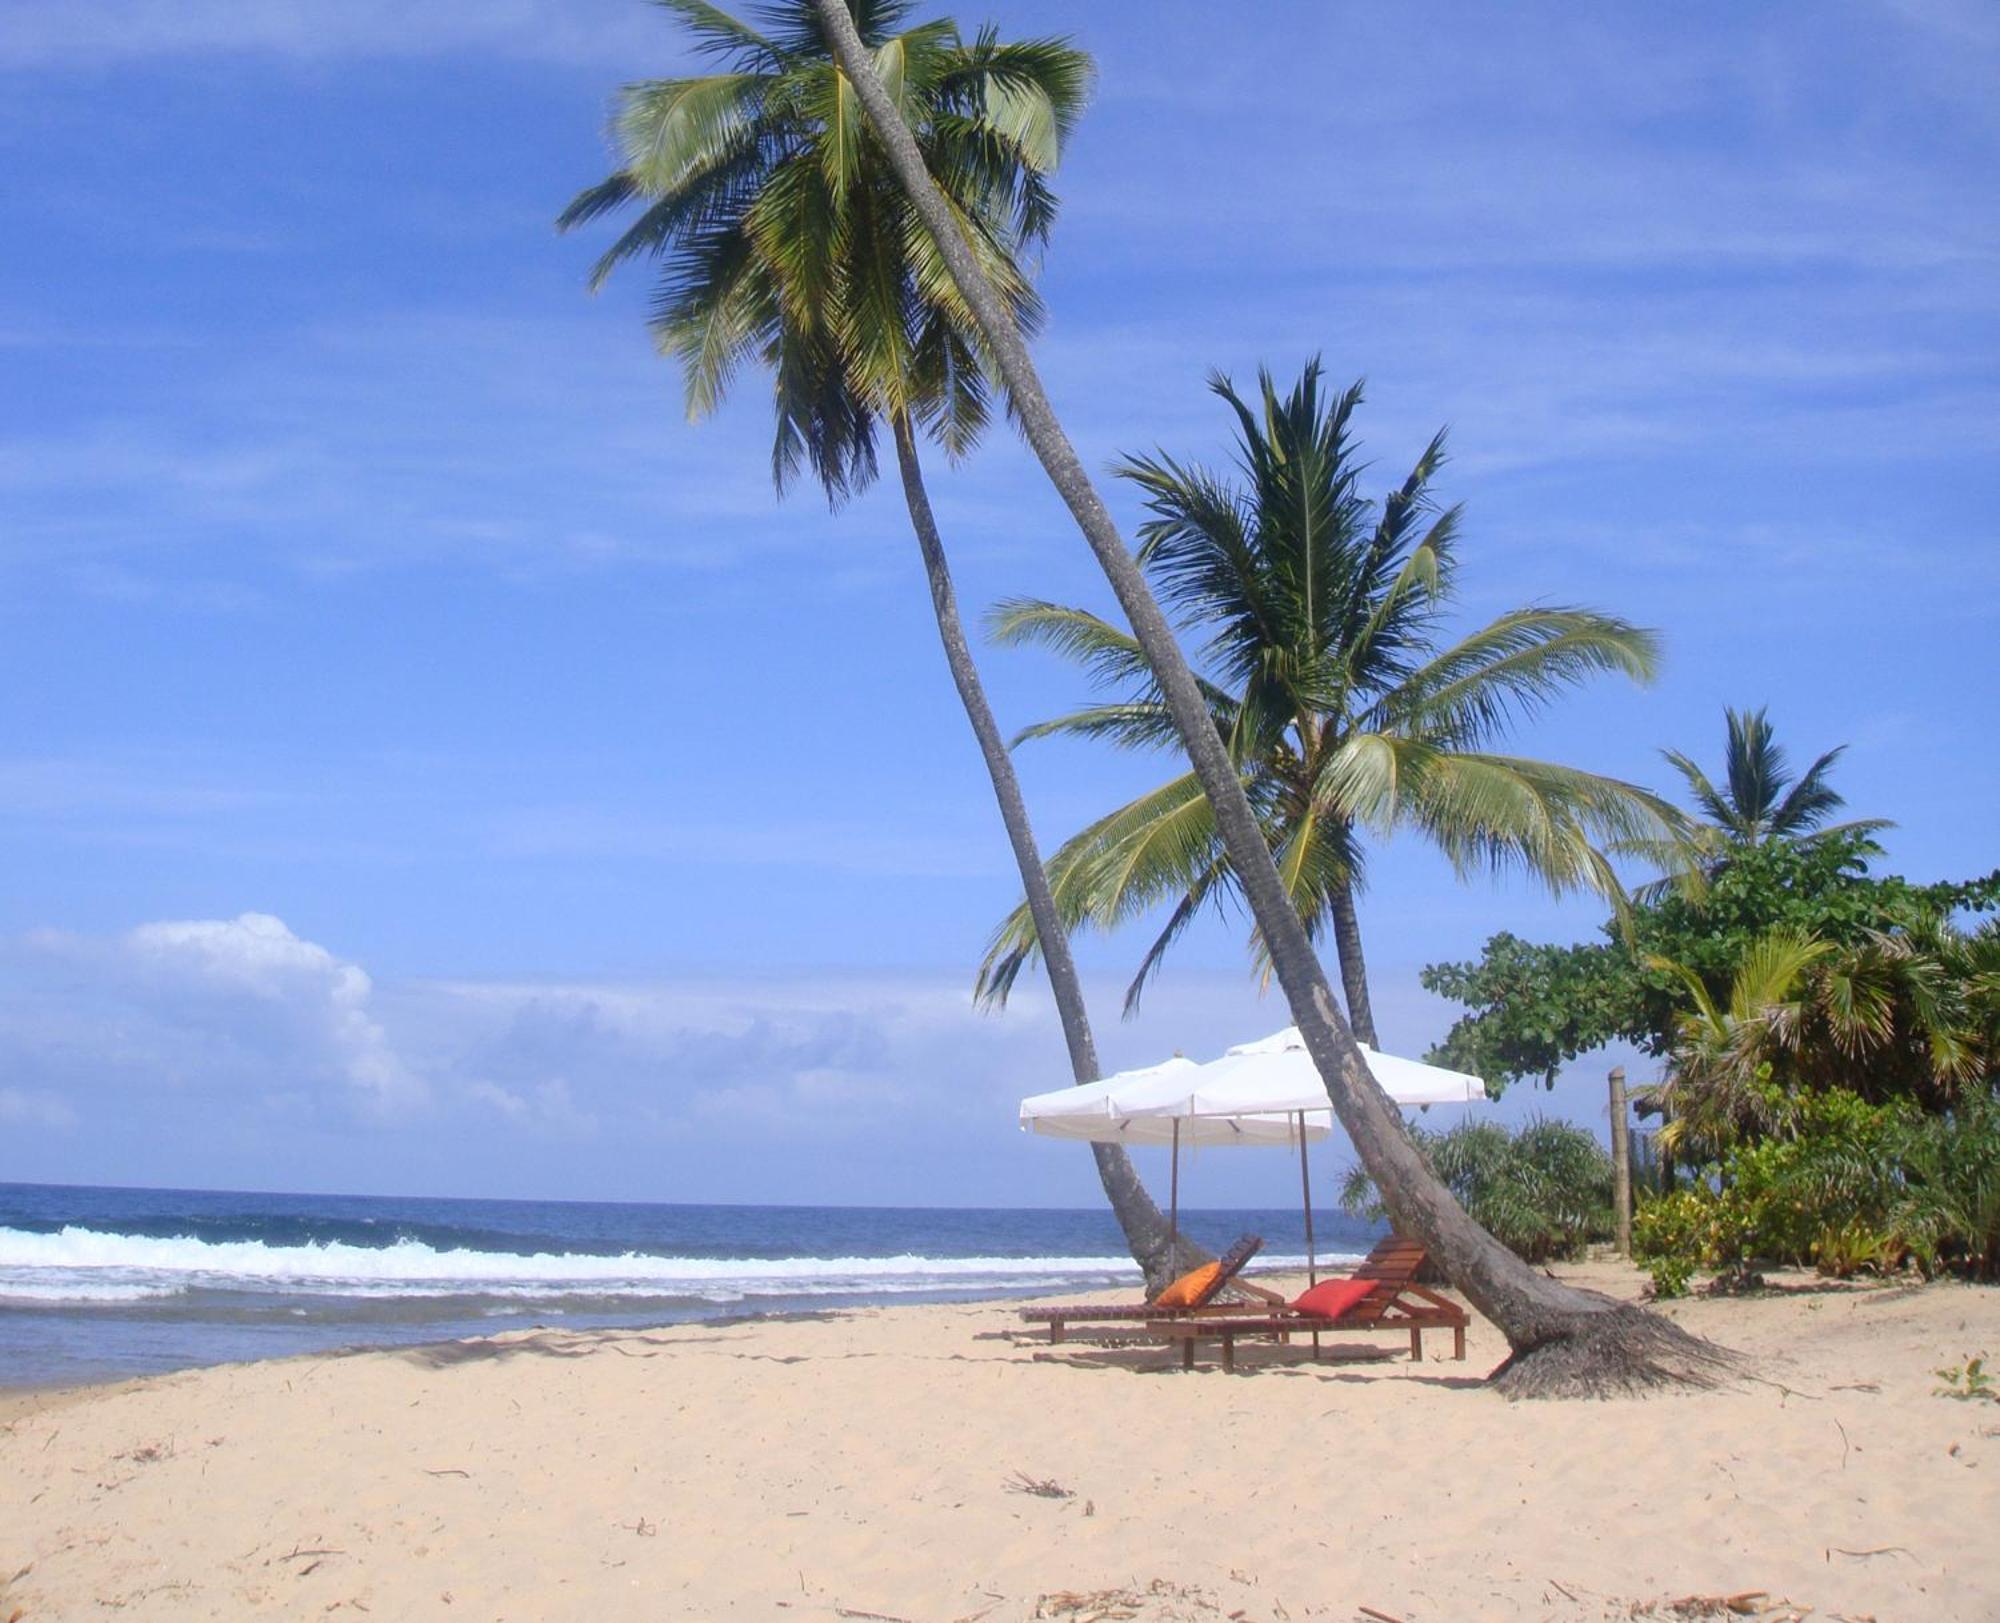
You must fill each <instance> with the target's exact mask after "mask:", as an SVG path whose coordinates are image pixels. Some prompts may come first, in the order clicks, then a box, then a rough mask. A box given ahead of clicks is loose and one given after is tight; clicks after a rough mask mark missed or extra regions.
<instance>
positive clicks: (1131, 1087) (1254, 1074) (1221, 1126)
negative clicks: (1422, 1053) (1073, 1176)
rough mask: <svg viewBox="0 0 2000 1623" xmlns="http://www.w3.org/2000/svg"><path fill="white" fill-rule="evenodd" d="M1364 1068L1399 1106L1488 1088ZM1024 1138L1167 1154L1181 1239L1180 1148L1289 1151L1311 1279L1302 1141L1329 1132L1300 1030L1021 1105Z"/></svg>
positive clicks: (1404, 1066) (1398, 1066) (1377, 1066)
mask: <svg viewBox="0 0 2000 1623" xmlns="http://www.w3.org/2000/svg"><path fill="white" fill-rule="evenodd" d="M1361 1055H1362V1058H1363V1059H1365V1060H1366V1061H1367V1062H1368V1069H1369V1071H1370V1072H1371V1073H1372V1074H1373V1075H1374V1078H1375V1080H1376V1081H1377V1082H1378V1083H1380V1084H1381V1086H1382V1089H1383V1091H1384V1092H1385V1093H1387V1094H1388V1095H1389V1097H1390V1098H1391V1099H1393V1100H1394V1101H1395V1102H1396V1103H1397V1104H1399V1105H1437V1104H1470V1103H1472V1102H1474V1101H1477V1100H1483V1099H1485V1097H1486V1084H1485V1083H1484V1082H1482V1081H1480V1079H1479V1078H1478V1077H1476V1076H1470V1075H1468V1074H1466V1073H1465V1072H1463V1071H1448V1070H1445V1069H1444V1068H1443V1067H1442V1066H1437V1065H1425V1064H1423V1063H1422V1062H1421V1061H1418V1060H1413V1059H1403V1058H1401V1057H1400V1056H1398V1055H1395V1054H1379V1053H1377V1052H1376V1051H1375V1050H1374V1049H1372V1048H1369V1047H1367V1046H1365V1045H1363V1046H1362V1049H1361ZM1021 1127H1022V1130H1023V1131H1024V1132H1034V1133H1042V1134H1045V1135H1047V1136H1049V1137H1052V1138H1075V1139H1085V1140H1089V1141H1091V1142H1093V1143H1111V1144H1164V1145H1167V1146H1169V1147H1170V1148H1171V1149H1172V1151H1173V1169H1172V1196H1171V1206H1170V1210H1171V1212H1172V1223H1173V1230H1174V1233H1175V1234H1176V1235H1178V1234H1179V1232H1180V1188H1181V1164H1180V1149H1181V1145H1183V1144H1296V1145H1298V1147H1299V1182H1300V1186H1301V1189H1302V1192H1303V1196H1304V1200H1305V1223H1306V1272H1307V1275H1308V1277H1309V1278H1313V1279H1317V1278H1318V1273H1319V1270H1318V1267H1317V1264H1316V1260H1315V1256H1314V1245H1313V1228H1312V1179H1311V1174H1310V1172H1309V1171H1308V1169H1307V1163H1306V1141H1307V1140H1308V1139H1315V1138H1325V1137H1327V1136H1328V1135H1329V1134H1330V1133H1331V1132H1332V1130H1333V1107H1332V1105H1331V1104H1330V1103H1328V1101H1327V1097H1326V1084H1325V1083H1324V1082H1323V1081H1321V1079H1320V1074H1319V1069H1318V1067H1317V1066H1315V1065H1314V1064H1313V1061H1312V1056H1311V1055H1310V1054H1308V1053H1307V1052H1306V1047H1305V1041H1304V1039H1303V1038H1302V1037H1300V1035H1299V1030H1298V1027H1296V1026H1287V1027H1286V1028H1285V1029H1284V1030H1283V1031H1277V1032H1273V1033H1272V1034H1271V1035H1270V1036H1268V1037H1262V1038H1259V1039H1258V1040H1257V1041H1255V1042H1249V1043H1239V1044H1237V1045H1236V1047H1234V1048H1232V1049H1230V1050H1229V1051H1228V1052H1227V1053H1226V1054H1224V1055H1223V1056H1222V1058H1220V1059H1218V1060H1212V1061H1210V1062H1209V1063H1208V1064H1206V1065H1197V1064H1195V1062H1194V1061H1193V1060H1190V1059H1186V1058H1183V1057H1182V1056H1181V1055H1179V1054H1176V1055H1175V1056H1174V1057H1173V1058H1172V1059H1170V1060H1165V1061H1163V1062H1162V1063H1160V1064H1158V1065H1148V1066H1144V1067H1142V1068H1141V1069H1139V1070H1135V1071H1121V1072H1119V1073H1118V1074H1117V1075H1116V1076H1110V1077H1106V1078H1104V1079H1103V1080H1102V1081H1099V1082H1090V1083H1086V1084H1085V1085H1083V1086H1082V1087H1070V1088H1057V1089H1055V1090H1054V1091H1053V1092H1049V1093H1037V1094H1034V1095H1032V1096H1031V1097H1029V1098H1026V1099H1023V1100H1022V1101H1021Z"/></svg>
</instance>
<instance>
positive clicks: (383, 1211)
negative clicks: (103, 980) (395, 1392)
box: [0, 1184, 1372, 1387]
mask: <svg viewBox="0 0 2000 1623" xmlns="http://www.w3.org/2000/svg"><path fill="white" fill-rule="evenodd" d="M1182 1217H1183V1219H1184V1221H1185V1223H1186V1226H1187V1229H1188V1232H1189V1234H1190V1235H1191V1236H1192V1237H1194V1238H1195V1239H1198V1240H1200V1241H1202V1242H1203V1243H1204V1244H1206V1245H1208V1246H1210V1247H1211V1248H1214V1249H1220V1248H1221V1247H1222V1246H1224V1245H1227V1244H1228V1243H1229V1242H1230V1241H1231V1240H1233V1239H1234V1238H1235V1237H1236V1236H1237V1235H1238V1234H1240V1233H1242V1232H1244V1231H1245V1230H1250V1231H1253V1232H1255V1233H1258V1234H1261V1235H1263V1236H1264V1240H1265V1246H1264V1255H1263V1257H1262V1258H1261V1259H1260V1260H1261V1261H1263V1262H1266V1263H1269V1264H1275V1265H1278V1266H1283V1265H1286V1264H1288V1263H1299V1262H1302V1261H1303V1241H1304V1231H1303V1223H1302V1219H1301V1217H1300V1214H1299V1213H1298V1212H1296V1211H1284V1210H1278V1211H1268V1212H1184V1213H1183V1214H1182ZM1317 1223H1318V1233H1319V1240H1320V1255H1321V1257H1322V1259H1331V1258H1332V1257H1335V1256H1338V1255H1341V1254H1353V1253H1357V1252H1359V1251H1361V1250H1365V1249H1366V1247H1367V1244H1368V1243H1369V1240H1370V1239H1371V1237H1372V1230H1371V1229H1370V1228H1369V1226H1368V1225H1365V1224H1357V1223H1355V1222H1354V1221H1353V1220H1352V1219H1348V1218H1344V1217H1341V1216H1338V1215H1336V1214H1324V1215H1321V1216H1320V1217H1318V1219H1317ZM1137 1282H1138V1271H1137V1270H1136V1269H1135V1268H1134V1267H1133V1266H1132V1263H1131V1261H1130V1260H1129V1258H1128V1257H1127V1256H1126V1255H1125V1252H1124V1247H1123V1244H1122V1241H1121V1238H1120V1235H1119V1233H1118V1228H1117V1225H1116V1224H1115V1223H1114V1222H1113V1221H1112V1218H1111V1215H1110V1213H1109V1212H1107V1211H1105V1210H1104V1209H1103V1208H1101V1207H1098V1208H1092V1209H1088V1210H1079V1211H1047V1210H1004V1209H996V1210H960V1209H948V1210H947V1209H911V1208H898V1207H872V1208H871V1207H852V1206H827V1207H809V1206H674V1205H613V1204H609V1203H590V1202H570V1201H498V1200H431V1199H383V1198H376V1197H364V1196H352V1195H287V1194H241V1193H234V1192H228V1191H214V1190H171V1189H168V1190H161V1189H87V1188H66V1187H54V1186H48V1185H30V1184H0V1387H5V1386H21V1385H37V1384H58V1383H68V1382H75V1381H87V1380H101V1379H107V1378H114V1377H120V1376H126V1375H137V1374H145V1373H148V1372H151V1371H156V1370H168V1369H181V1368H186V1367H188V1366H190V1365H198V1364H214V1363H225V1362H234V1361H237V1360H241V1359H248V1358H270V1357H278V1356H283V1355H286V1354H290V1353H301V1352H315V1351H325V1350H328V1349H332V1348H338V1347H349V1346H388V1345H398V1344H407V1343H412V1342H422V1341H444V1340H449V1339H452V1338H455V1337H460V1336H471V1335H481V1334H490V1333H492V1332H495V1331H503V1330H514V1329H525V1328H529V1327H532V1326H534V1325H538V1324H562V1325H566V1326H571V1327H576V1328H583V1327H591V1326H639V1325H657V1324H676V1323H684V1322H687V1321H689V1320H698V1319H721V1318H728V1317H730V1316H733V1315H741V1314H755V1313H787V1312H808V1311H812V1310H815V1309H823V1308H829V1307H850V1306H861V1305H868V1304H881V1303H887V1302H920V1301H965V1300H970V1299H975V1298H979V1297H997V1296H1011V1295H1024V1294H1030V1293H1034V1292H1039V1291H1076V1290H1090V1289H1099V1288H1104V1287H1107V1286H1115V1287H1120V1288H1124V1289H1132V1288H1135V1287H1136V1285H1137Z"/></svg>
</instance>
